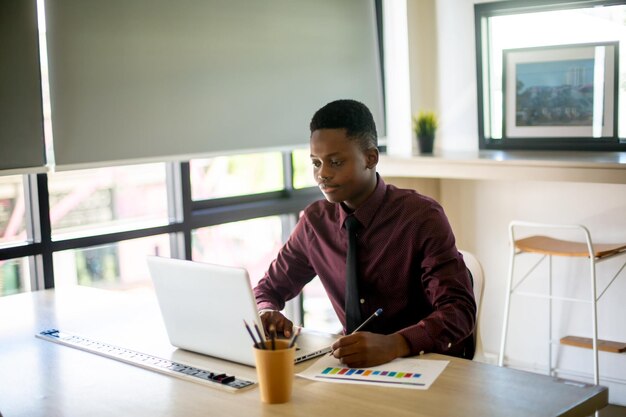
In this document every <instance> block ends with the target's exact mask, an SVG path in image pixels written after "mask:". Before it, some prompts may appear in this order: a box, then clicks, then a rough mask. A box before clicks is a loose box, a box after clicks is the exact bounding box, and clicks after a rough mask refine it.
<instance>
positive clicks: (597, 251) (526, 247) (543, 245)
mask: <svg viewBox="0 0 626 417" xmlns="http://www.w3.org/2000/svg"><path fill="white" fill-rule="evenodd" d="M515 247H516V248H517V249H519V250H520V251H522V252H531V253H541V254H544V255H554V256H569V257H581V258H589V249H588V248H587V243H584V242H572V241H569V240H560V239H555V238H552V237H548V236H530V237H526V238H524V239H518V240H516V241H515ZM593 251H594V255H595V257H596V258H606V257H609V256H613V255H616V254H618V253H620V252H624V251H626V243H594V244H593Z"/></svg>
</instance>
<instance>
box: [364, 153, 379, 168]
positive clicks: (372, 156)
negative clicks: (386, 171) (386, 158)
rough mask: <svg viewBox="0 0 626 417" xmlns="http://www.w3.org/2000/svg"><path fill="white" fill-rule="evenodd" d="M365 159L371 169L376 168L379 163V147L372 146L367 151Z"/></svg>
mask: <svg viewBox="0 0 626 417" xmlns="http://www.w3.org/2000/svg"><path fill="white" fill-rule="evenodd" d="M365 159H366V161H367V163H366V165H367V167H368V168H369V169H376V165H378V148H370V149H368V150H367V151H365Z"/></svg>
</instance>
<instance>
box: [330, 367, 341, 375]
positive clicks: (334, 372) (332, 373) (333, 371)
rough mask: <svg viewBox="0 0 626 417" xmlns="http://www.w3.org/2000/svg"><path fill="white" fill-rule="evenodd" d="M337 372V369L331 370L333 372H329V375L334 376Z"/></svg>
mask: <svg viewBox="0 0 626 417" xmlns="http://www.w3.org/2000/svg"><path fill="white" fill-rule="evenodd" d="M337 372H339V368H333V370H332V371H330V374H331V375H335V374H336V373H337Z"/></svg>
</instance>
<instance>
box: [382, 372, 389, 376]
mask: <svg viewBox="0 0 626 417" xmlns="http://www.w3.org/2000/svg"><path fill="white" fill-rule="evenodd" d="M388 373H389V372H387V371H382V372H381V373H380V375H381V376H385V375H387V374H388Z"/></svg>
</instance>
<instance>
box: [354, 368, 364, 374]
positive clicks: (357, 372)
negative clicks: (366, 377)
mask: <svg viewBox="0 0 626 417" xmlns="http://www.w3.org/2000/svg"><path fill="white" fill-rule="evenodd" d="M363 372H365V370H363V369H359V370H358V371H356V374H357V375H361V374H362V373H363Z"/></svg>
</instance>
